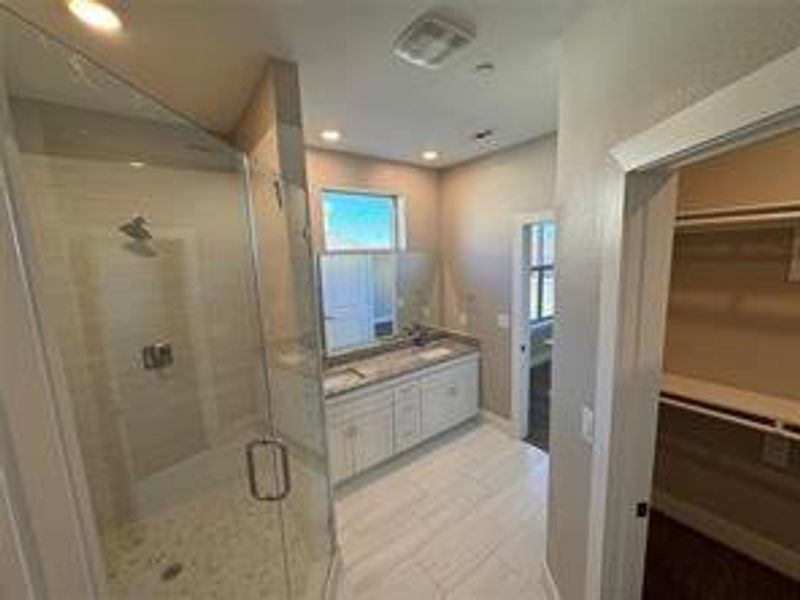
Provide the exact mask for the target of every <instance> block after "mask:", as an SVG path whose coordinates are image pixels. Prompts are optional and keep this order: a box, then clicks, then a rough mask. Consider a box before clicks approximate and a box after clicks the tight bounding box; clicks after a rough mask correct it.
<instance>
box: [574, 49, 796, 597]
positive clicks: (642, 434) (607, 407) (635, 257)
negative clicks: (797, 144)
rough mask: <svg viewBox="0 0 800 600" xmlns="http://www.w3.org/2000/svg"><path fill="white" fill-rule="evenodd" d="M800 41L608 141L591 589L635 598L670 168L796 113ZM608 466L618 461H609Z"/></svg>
mask: <svg viewBox="0 0 800 600" xmlns="http://www.w3.org/2000/svg"><path fill="white" fill-rule="evenodd" d="M799 119H800V48H799V49H796V50H793V51H791V52H789V53H788V54H785V55H784V56H782V57H781V58H779V59H777V60H775V61H773V62H770V63H768V64H767V65H765V66H763V67H761V68H760V69H758V70H757V71H755V72H753V73H751V74H750V75H747V76H745V77H743V78H742V79H740V80H738V81H736V82H734V83H733V84H731V85H729V86H727V87H725V88H722V89H721V90H719V91H717V92H716V93H714V94H712V95H710V96H709V97H707V98H706V99H704V100H702V101H700V102H698V103H697V104H695V105H693V106H691V107H689V108H687V109H686V110H683V111H681V112H679V113H677V114H676V115H674V116H672V117H670V118H668V119H666V120H665V121H662V122H661V123H659V124H658V125H656V126H655V127H652V128H650V129H648V130H646V131H644V132H642V133H640V134H638V135H636V136H633V137H632V138H630V139H628V140H627V141H625V142H623V143H621V144H619V145H618V146H615V147H614V148H613V149H612V150H611V151H610V155H609V157H608V162H607V176H606V182H607V185H606V189H605V190H604V198H603V199H602V201H604V202H606V203H607V206H608V208H609V211H608V213H609V214H608V217H607V219H606V223H605V227H606V230H605V232H604V240H603V256H602V279H601V307H600V309H601V318H600V331H599V333H600V335H599V348H598V351H599V352H598V356H599V360H598V365H597V388H596V396H595V410H596V414H595V419H596V420H595V440H594V451H593V457H592V484H591V503H590V514H589V548H588V561H587V562H588V572H587V579H586V593H585V597H586V598H587V599H592V600H594V599H600V598H602V599H604V600H605V599H609V600H611V599H613V600H620V599H623V600H627V599H631V600H633V599H635V598H639V597H640V595H641V585H642V580H643V575H644V554H645V544H646V537H647V520H646V519H641V518H636V516H635V510H636V505H637V503H638V502H642V501H645V502H648V503H649V498H650V492H651V474H652V467H653V462H654V458H655V440H654V436H655V430H656V426H657V403H658V394H659V389H660V380H661V356H662V351H663V344H664V330H665V324H666V301H667V297H668V293H669V268H670V264H671V243H672V242H671V240H672V231H673V222H674V212H675V206H676V187H675V177H674V176H673V175H672V174H671V170H672V169H674V168H675V167H677V166H682V165H685V164H689V163H691V162H696V161H697V160H700V159H702V158H706V157H709V156H713V155H715V154H719V153H721V152H725V151H728V150H730V149H731V148H734V147H737V146H741V145H743V144H747V143H752V142H753V141H756V140H758V139H762V138H764V137H768V136H770V135H775V134H777V133H779V132H781V131H786V130H788V129H791V128H795V127H797V126H798V124H799V123H800V120H799ZM611 465H613V469H612V468H611Z"/></svg>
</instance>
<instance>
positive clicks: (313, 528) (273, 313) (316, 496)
mask: <svg viewBox="0 0 800 600" xmlns="http://www.w3.org/2000/svg"><path fill="white" fill-rule="evenodd" d="M250 180H251V188H252V193H251V198H252V203H253V208H252V212H253V219H254V225H255V227H254V231H255V238H256V248H257V252H256V254H257V261H258V265H257V270H258V273H259V294H260V296H261V303H260V304H261V310H262V322H263V325H264V330H263V331H264V333H263V336H264V344H265V347H266V353H265V354H266V364H267V378H268V380H269V390H270V400H271V407H272V414H273V425H274V428H275V435H276V436H278V437H279V438H280V439H281V441H282V443H284V444H285V445H286V447H287V448H288V450H289V466H290V472H291V475H290V476H291V482H290V483H291V486H290V487H291V490H290V492H289V494H288V495H287V497H286V498H285V500H284V501H283V503H282V522H283V526H284V537H285V539H286V545H287V556H288V568H289V575H290V587H291V593H292V597H293V598H295V599H309V600H311V599H314V600H317V599H319V598H321V597H322V594H323V589H324V587H325V582H326V579H327V576H328V570H329V567H330V564H331V559H332V556H333V548H334V536H333V530H332V523H333V519H332V512H331V511H332V506H333V505H332V501H331V490H330V479H329V475H328V456H327V443H326V439H325V429H326V428H325V422H324V410H323V408H324V407H323V394H322V363H321V357H322V351H321V328H320V326H319V312H318V304H317V293H316V290H317V287H316V285H315V274H314V260H313V254H312V250H311V244H310V233H309V232H310V229H309V210H308V202H307V196H306V192H305V190H304V189H303V188H301V187H299V186H297V185H294V184H292V183H290V182H288V181H286V180H283V179H281V178H280V177H278V176H277V175H276V174H274V173H270V172H268V171H265V170H262V169H260V168H259V167H257V166H255V165H251V177H250Z"/></svg>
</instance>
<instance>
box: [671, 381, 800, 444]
mask: <svg viewBox="0 0 800 600" xmlns="http://www.w3.org/2000/svg"><path fill="white" fill-rule="evenodd" d="M661 402H662V403H663V404H666V405H669V406H674V407H676V408H682V409H686V410H690V411H693V412H696V413H700V414H704V415H707V416H710V417H715V418H719V419H722V420H725V421H728V422H731V423H736V424H739V425H743V426H746V427H751V428H753V429H758V430H759V431H764V432H767V433H775V434H778V435H782V436H784V437H788V438H790V439H793V440H798V441H800V400H793V399H790V398H781V397H779V396H772V395H769V394H763V393H761V392H754V391H751V390H743V389H741V388H736V387H732V386H727V385H722V384H719V383H713V382H710V381H703V380H701V379H694V378H692V377H684V376H682V375H675V374H673V373H665V374H664V376H663V379H662V384H661Z"/></svg>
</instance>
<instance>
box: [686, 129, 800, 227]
mask: <svg viewBox="0 0 800 600" xmlns="http://www.w3.org/2000/svg"><path fill="white" fill-rule="evenodd" d="M678 185H679V193H678V210H679V211H692V210H706V209H713V208H732V207H737V206H754V205H758V204H776V203H785V202H798V203H800V130H795V131H791V132H789V133H785V134H783V135H779V136H777V137H772V138H769V139H767V140H764V141H762V142H759V143H756V144H751V145H748V146H745V147H743V148H739V149H737V150H733V151H731V152H726V153H725V154H722V155H720V156H715V157H713V158H710V159H708V160H704V161H701V162H699V163H696V164H693V165H689V166H688V167H684V168H683V169H681V173H680V178H679V184H678Z"/></svg>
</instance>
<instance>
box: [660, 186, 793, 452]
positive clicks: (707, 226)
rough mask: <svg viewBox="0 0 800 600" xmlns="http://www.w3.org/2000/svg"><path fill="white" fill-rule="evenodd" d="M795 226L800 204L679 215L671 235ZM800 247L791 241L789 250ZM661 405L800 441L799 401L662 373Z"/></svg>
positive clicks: (731, 208) (711, 210)
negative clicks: (779, 225) (777, 225)
mask: <svg viewBox="0 0 800 600" xmlns="http://www.w3.org/2000/svg"><path fill="white" fill-rule="evenodd" d="M770 224H781V225H783V226H794V227H800V201H793V202H781V203H773V204H760V205H757V206H737V207H725V208H718V209H707V210H695V211H683V212H681V213H679V214H678V216H677V218H676V221H675V229H676V232H677V233H682V232H687V233H688V232H702V231H706V230H720V229H723V230H724V229H740V228H749V227H759V226H762V227H763V226H769V225H770ZM798 247H800V245H799V244H798V243H797V242H795V252H797V248H798ZM660 401H661V403H662V404H664V405H667V406H671V407H674V408H679V409H682V410H688V411H691V412H694V413H697V414H701V415H705V416H708V417H713V418H717V419H721V420H723V421H726V422H729V423H734V424H737V425H741V426H743V427H749V428H751V429H755V430H758V431H762V432H765V433H771V434H775V435H779V436H781V437H785V438H788V439H791V440H794V441H800V399H791V398H782V397H780V396H775V395H772V394H765V393H762V392H756V391H752V390H744V389H740V388H736V387H733V386H729V385H723V384H720V383H715V382H711V381H705V380H702V379H696V378H692V377H686V376H683V375H677V374H675V373H665V374H664V376H663V379H662V386H661V398H660Z"/></svg>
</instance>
